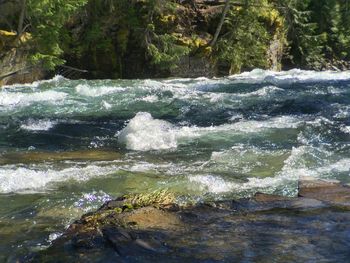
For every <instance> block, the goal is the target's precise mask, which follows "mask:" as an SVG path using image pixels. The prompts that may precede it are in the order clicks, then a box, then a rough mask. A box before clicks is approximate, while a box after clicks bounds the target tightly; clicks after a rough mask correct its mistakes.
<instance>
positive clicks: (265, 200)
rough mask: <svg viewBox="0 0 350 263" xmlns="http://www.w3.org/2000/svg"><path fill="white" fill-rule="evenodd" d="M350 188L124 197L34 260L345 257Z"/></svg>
mask: <svg viewBox="0 0 350 263" xmlns="http://www.w3.org/2000/svg"><path fill="white" fill-rule="evenodd" d="M349 220H350V187H349V186H347V185H341V184H340V183H339V182H338V181H330V180H315V179H313V178H310V177H303V178H301V179H300V180H299V195H298V197H294V198H291V197H282V196H274V195H267V194H262V193H257V194H256V195H255V196H254V197H252V198H250V199H240V200H237V201H236V200H228V201H215V202H211V203H201V204H187V205H179V204H178V203H177V202H176V201H175V198H174V196H173V195H172V194H169V193H167V192H158V193H151V194H145V195H135V196H125V197H122V198H118V199H116V200H113V201H109V202H107V203H105V204H104V205H103V206H102V207H101V208H100V209H99V210H98V211H96V212H94V213H88V214H86V215H84V216H83V217H82V218H81V219H80V220H78V221H76V222H74V223H73V224H72V225H71V226H70V227H69V228H68V229H67V230H66V231H65V233H64V234H63V235H62V236H61V237H59V238H58V239H56V240H55V241H54V242H53V244H52V246H51V247H49V248H48V249H47V250H44V251H41V252H40V253H38V254H35V255H31V256H30V257H28V258H26V259H25V260H24V261H29V262H37V261H41V262H179V261H181V262H271V261H272V260H273V261H274V262H303V261H307V260H310V259H313V260H314V261H315V262H345V261H346V260H347V259H348V258H349V256H350V252H349V250H348V244H349V242H350V236H349V231H350V228H349V223H348V222H349Z"/></svg>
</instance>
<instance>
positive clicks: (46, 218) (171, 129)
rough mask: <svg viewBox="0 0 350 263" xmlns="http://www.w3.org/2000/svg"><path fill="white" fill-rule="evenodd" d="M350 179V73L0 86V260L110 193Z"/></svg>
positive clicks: (284, 186)
mask: <svg viewBox="0 0 350 263" xmlns="http://www.w3.org/2000/svg"><path fill="white" fill-rule="evenodd" d="M300 175H307V176H313V177H316V178H331V179H338V180H341V181H342V182H344V183H350V72H341V73H334V72H321V73H316V72H312V71H300V70H292V71H288V72H282V73H273V72H269V71H262V70H254V71H252V72H248V73H244V74H241V75H235V76H231V77H228V78H220V79H206V78H198V79H169V80H95V81H87V80H68V79H65V78H63V77H60V76H57V77H55V78H53V79H51V80H48V81H41V82H36V83H33V84H28V85H14V86H7V87H4V88H2V89H1V90H0V235H1V238H0V261H6V260H8V261H12V260H14V259H15V258H17V257H18V256H19V255H24V254H26V253H28V252H29V251H35V250H40V249H43V248H45V247H47V246H48V245H50V242H51V241H52V240H54V239H55V238H57V237H58V236H59V235H60V233H62V231H63V230H64V229H65V227H66V226H67V225H68V224H69V223H70V222H72V220H74V219H77V218H79V217H80V215H81V214H83V213H85V212H87V211H91V210H93V209H96V208H98V207H99V206H100V205H101V204H102V203H103V202H105V201H106V200H109V199H111V198H114V197H117V196H120V195H123V194H126V193H131V192H136V193H140V192H148V191H153V190H157V189H169V191H172V192H175V193H176V194H177V195H178V198H179V202H183V201H188V200H191V201H203V200H213V199H215V200H221V199H228V198H239V197H247V196H250V195H252V194H254V193H255V192H257V191H260V192H265V193H275V194H282V195H289V196H293V195H295V194H296V193H297V180H298V177H299V176H300Z"/></svg>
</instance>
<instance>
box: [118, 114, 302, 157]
mask: <svg viewBox="0 0 350 263" xmlns="http://www.w3.org/2000/svg"><path fill="white" fill-rule="evenodd" d="M300 123H301V121H300V120H299V119H297V118H295V117H291V116H282V117H275V118H271V119H268V120H265V121H249V120H242V121H239V122H236V123H233V124H223V125H220V126H210V127H197V126H186V127H175V126H174V125H172V124H170V123H169V122H166V121H163V120H157V119H154V118H152V116H151V114H149V113H147V112H139V113H137V114H136V116H135V117H134V118H133V119H131V120H130V122H129V123H128V125H127V126H126V127H125V128H124V129H123V130H122V131H121V132H120V133H119V134H118V138H119V142H120V143H122V144H125V145H126V148H127V149H130V150H137V151H149V150H164V149H171V148H176V147H177V145H178V140H181V139H190V138H195V137H200V136H202V135H206V134H210V133H229V134H232V133H256V132H261V131H264V130H268V129H283V128H297V127H298V126H299V125H300Z"/></svg>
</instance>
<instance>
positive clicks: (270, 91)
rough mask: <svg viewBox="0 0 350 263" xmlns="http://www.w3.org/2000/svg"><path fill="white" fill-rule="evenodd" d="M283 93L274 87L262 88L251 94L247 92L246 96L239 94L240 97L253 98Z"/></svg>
mask: <svg viewBox="0 0 350 263" xmlns="http://www.w3.org/2000/svg"><path fill="white" fill-rule="evenodd" d="M281 91H283V89H281V88H278V87H276V86H266V87H262V88H261V89H258V90H256V91H253V92H249V93H246V94H239V96H240V97H254V96H262V97H265V96H269V95H273V94H275V93H277V92H281Z"/></svg>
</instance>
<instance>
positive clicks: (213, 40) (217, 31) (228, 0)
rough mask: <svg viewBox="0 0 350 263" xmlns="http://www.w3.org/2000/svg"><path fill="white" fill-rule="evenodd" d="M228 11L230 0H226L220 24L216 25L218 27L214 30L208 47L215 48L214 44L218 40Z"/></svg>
mask: <svg viewBox="0 0 350 263" xmlns="http://www.w3.org/2000/svg"><path fill="white" fill-rule="evenodd" d="M229 9H230V0H226V1H225V6H224V9H223V11H222V14H221V19H220V22H219V24H218V27H217V28H216V31H215V34H214V37H213V39H212V41H211V42H210V46H211V47H213V46H215V44H216V42H217V40H218V37H219V35H220V32H221V28H222V26H223V24H224V22H225V18H226V15H227V12H228V10H229Z"/></svg>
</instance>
